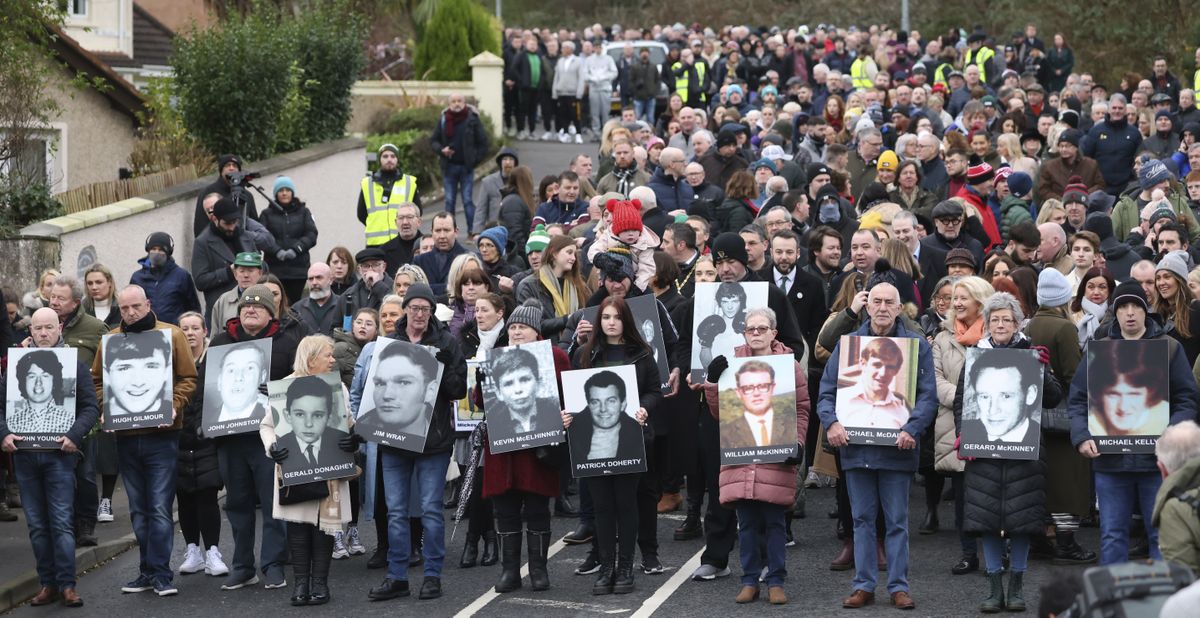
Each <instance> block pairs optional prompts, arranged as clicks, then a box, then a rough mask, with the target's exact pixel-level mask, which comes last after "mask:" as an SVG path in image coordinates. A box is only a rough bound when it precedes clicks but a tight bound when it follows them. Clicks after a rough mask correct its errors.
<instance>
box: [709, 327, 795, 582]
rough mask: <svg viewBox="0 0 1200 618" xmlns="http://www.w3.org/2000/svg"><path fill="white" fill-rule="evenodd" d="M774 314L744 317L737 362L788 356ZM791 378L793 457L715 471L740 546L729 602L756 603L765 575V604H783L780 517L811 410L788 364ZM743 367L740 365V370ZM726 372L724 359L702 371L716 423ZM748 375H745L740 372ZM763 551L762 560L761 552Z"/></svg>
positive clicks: (783, 541) (791, 495)
mask: <svg viewBox="0 0 1200 618" xmlns="http://www.w3.org/2000/svg"><path fill="white" fill-rule="evenodd" d="M778 332H779V331H778V330H777V328H776V322H775V312H774V311H772V310H771V309H770V308H769V307H761V308H756V309H751V310H749V311H747V312H746V330H745V340H746V343H745V344H743V345H739V346H737V347H735V348H734V351H733V353H734V356H736V357H738V358H742V357H750V356H771V355H775V354H788V355H790V354H791V353H792V349H791V348H789V347H787V346H785V345H783V344H782V343H780V342H779V341H777V340H776V339H775V335H776V333H778ZM793 365H794V366H795V373H796V437H797V440H798V441H799V442H798V444H799V452H798V453H797V455H796V457H795V458H791V459H789V460H788V461H786V462H784V463H771V464H749V465H736V466H721V473H720V481H719V484H720V487H721V493H720V500H721V504H722V505H724V506H726V507H729V506H730V505H732V506H733V507H734V508H736V509H737V521H738V545H739V547H741V550H740V551H741V559H742V588H741V590H740V591H739V592H738V594H737V597H736V598H735V600H736V601H737V602H738V603H751V602H753V601H755V600H756V599H758V595H759V590H760V589H759V577H760V576H761V574H762V572H763V569H764V568H765V569H766V575H765V577H763V581H765V582H766V584H767V599H768V601H770V603H771V604H772V605H783V604H784V603H787V594H786V593H784V590H783V583H784V581H785V579H786V578H787V568H786V567H787V564H786V563H787V556H786V551H787V533H786V530H787V524H786V517H785V512H786V511H787V509H788V508H789V507H790V506H791V505H792V503H793V501H794V499H795V495H796V465H795V464H796V463H798V462H801V461H804V436H805V435H806V434H807V432H808V415H809V411H810V409H811V407H810V403H809V398H808V382H807V380H806V378H805V371H804V369H803V368H802V367H801V365H800V363H799V362H796V361H793ZM743 367H744V366H743ZM728 368H729V361H728V359H726V358H725V357H724V356H718V357H716V358H714V359H713V361H712V363H710V364H709V366H708V375H707V377H706V382H705V384H704V393H705V396H706V399H707V400H708V410H709V413H711V414H712V416H713V418H714V419H717V420H720V409H719V406H718V402H719V401H720V393H719V391H718V390H717V384H716V382H717V380H718V379H719V378H720V377H721V374H722V373H724V372H725V370H726V369H728ZM746 373H751V372H749V371H748V372H746ZM764 547H765V548H766V555H765V556H764V555H763V554H762V548H764Z"/></svg>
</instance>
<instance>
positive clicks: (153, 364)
mask: <svg viewBox="0 0 1200 618" xmlns="http://www.w3.org/2000/svg"><path fill="white" fill-rule="evenodd" d="M100 345H101V349H103V350H104V352H103V355H104V422H103V423H102V425H103V428H104V430H105V431H122V430H125V429H146V428H152V427H158V426H160V425H170V424H171V423H172V420H171V417H172V410H171V406H172V398H173V396H174V388H175V371H174V365H173V358H174V357H173V355H172V349H171V331H170V330H166V329H163V330H148V331H143V332H140V333H114V334H111V335H105V336H104V338H103V339H101V340H100ZM179 412H180V413H181V414H182V413H183V411H182V410H180V411H179Z"/></svg>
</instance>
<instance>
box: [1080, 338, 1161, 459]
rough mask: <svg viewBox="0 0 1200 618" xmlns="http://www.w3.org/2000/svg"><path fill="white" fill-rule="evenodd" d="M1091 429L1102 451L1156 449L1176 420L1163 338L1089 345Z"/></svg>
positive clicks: (1134, 451)
mask: <svg viewBox="0 0 1200 618" xmlns="http://www.w3.org/2000/svg"><path fill="white" fill-rule="evenodd" d="M1086 353H1087V355H1088V365H1087V385H1088V389H1087V390H1088V431H1090V432H1091V434H1092V439H1093V440H1095V441H1096V450H1098V451H1100V452H1101V453H1153V452H1154V446H1155V445H1156V444H1158V437H1159V436H1161V435H1162V432H1163V431H1165V430H1166V428H1167V425H1168V424H1170V422H1171V397H1170V390H1169V389H1170V377H1169V376H1168V374H1167V371H1166V367H1167V365H1168V352H1167V342H1166V340H1164V339H1136V340H1128V341H1126V340H1124V339H1112V340H1100V341H1089V342H1088V344H1087V352H1086Z"/></svg>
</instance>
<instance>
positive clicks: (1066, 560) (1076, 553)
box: [1054, 530, 1096, 564]
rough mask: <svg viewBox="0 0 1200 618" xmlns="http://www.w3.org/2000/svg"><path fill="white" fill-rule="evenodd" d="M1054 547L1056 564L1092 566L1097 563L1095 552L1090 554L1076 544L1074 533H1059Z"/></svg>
mask: <svg viewBox="0 0 1200 618" xmlns="http://www.w3.org/2000/svg"><path fill="white" fill-rule="evenodd" d="M1055 540H1056V541H1057V543H1056V544H1055V547H1054V564H1091V563H1093V562H1095V561H1096V554H1095V552H1090V551H1088V550H1086V549H1084V548H1083V547H1080V545H1079V543H1076V542H1075V533H1074V532H1063V531H1061V530H1060V531H1059V532H1058V535H1057V538H1056V539H1055Z"/></svg>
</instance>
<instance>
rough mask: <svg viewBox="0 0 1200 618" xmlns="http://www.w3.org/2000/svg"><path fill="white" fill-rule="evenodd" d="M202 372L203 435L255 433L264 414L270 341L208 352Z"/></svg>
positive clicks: (225, 346)
mask: <svg viewBox="0 0 1200 618" xmlns="http://www.w3.org/2000/svg"><path fill="white" fill-rule="evenodd" d="M205 358H206V360H207V362H206V363H205V369H204V417H203V421H204V435H205V436H206V437H209V438H213V437H216V436H225V435H230V434H235V433H248V432H252V431H253V432H257V431H258V426H259V425H260V424H261V423H262V419H263V416H264V415H266V413H267V406H268V404H267V396H266V395H264V394H263V393H262V387H263V386H265V385H266V384H267V378H268V376H269V374H270V371H271V339H255V340H253V341H241V342H238V343H231V344H229V345H222V346H217V347H215V348H209V349H208V352H207V354H206V356H205Z"/></svg>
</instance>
